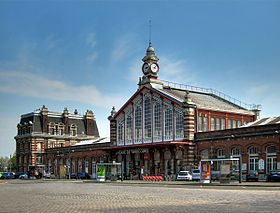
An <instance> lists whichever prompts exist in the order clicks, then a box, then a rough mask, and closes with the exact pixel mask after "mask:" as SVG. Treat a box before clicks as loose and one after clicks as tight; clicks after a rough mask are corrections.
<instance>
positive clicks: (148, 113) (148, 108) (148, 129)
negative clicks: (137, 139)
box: [144, 95, 152, 141]
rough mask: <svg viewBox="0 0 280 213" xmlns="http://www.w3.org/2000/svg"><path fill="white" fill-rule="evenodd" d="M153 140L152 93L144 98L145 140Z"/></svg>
mask: <svg viewBox="0 0 280 213" xmlns="http://www.w3.org/2000/svg"><path fill="white" fill-rule="evenodd" d="M151 140H152V104H151V97H150V95H146V96H145V98H144V141H151Z"/></svg>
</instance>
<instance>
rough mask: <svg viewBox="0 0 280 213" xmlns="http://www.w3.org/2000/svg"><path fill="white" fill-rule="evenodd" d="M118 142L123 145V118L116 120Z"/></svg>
mask: <svg viewBox="0 0 280 213" xmlns="http://www.w3.org/2000/svg"><path fill="white" fill-rule="evenodd" d="M117 140H118V144H119V145H123V143H124V120H123V119H122V120H120V121H118V137H117Z"/></svg>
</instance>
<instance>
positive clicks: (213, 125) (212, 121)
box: [211, 118, 215, 131]
mask: <svg viewBox="0 0 280 213" xmlns="http://www.w3.org/2000/svg"><path fill="white" fill-rule="evenodd" d="M211 131H215V118H211Z"/></svg>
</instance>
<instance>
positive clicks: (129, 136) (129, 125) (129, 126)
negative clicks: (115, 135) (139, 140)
mask: <svg viewBox="0 0 280 213" xmlns="http://www.w3.org/2000/svg"><path fill="white" fill-rule="evenodd" d="M125 124H126V131H125V134H126V141H127V142H128V143H131V142H132V111H130V112H128V114H127V116H126V123H125Z"/></svg>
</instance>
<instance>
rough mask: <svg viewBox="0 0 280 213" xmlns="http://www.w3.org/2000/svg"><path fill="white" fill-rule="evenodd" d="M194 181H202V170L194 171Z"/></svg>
mask: <svg viewBox="0 0 280 213" xmlns="http://www.w3.org/2000/svg"><path fill="white" fill-rule="evenodd" d="M192 180H197V181H200V170H199V169H193V170H192Z"/></svg>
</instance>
